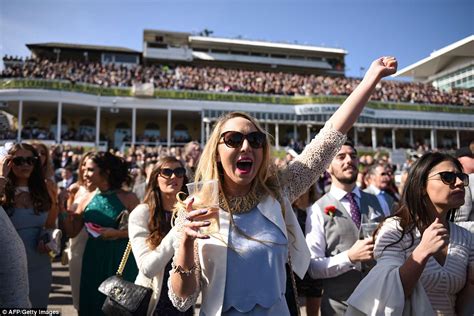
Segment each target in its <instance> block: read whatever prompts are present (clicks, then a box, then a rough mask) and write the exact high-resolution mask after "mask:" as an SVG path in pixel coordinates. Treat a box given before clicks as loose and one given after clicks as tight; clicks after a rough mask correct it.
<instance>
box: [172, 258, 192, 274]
mask: <svg viewBox="0 0 474 316" xmlns="http://www.w3.org/2000/svg"><path fill="white" fill-rule="evenodd" d="M171 269H172V270H173V272H174V273H178V274H184V275H185V276H190V275H191V274H193V273H194V271H196V265H195V264H193V266H192V267H191V268H189V270H186V269H185V268H183V267H182V266H180V265H179V264H178V265H176V264H175V263H174V261H171Z"/></svg>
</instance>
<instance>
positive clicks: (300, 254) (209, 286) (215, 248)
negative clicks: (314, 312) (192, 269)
mask: <svg viewBox="0 0 474 316" xmlns="http://www.w3.org/2000/svg"><path fill="white" fill-rule="evenodd" d="M284 202H285V209H286V212H285V218H283V215H282V212H281V206H280V204H279V203H278V201H277V200H275V199H274V198H272V197H270V196H267V197H266V198H265V199H263V200H262V201H261V202H260V203H259V204H258V205H257V208H258V210H259V211H260V212H261V213H262V214H263V215H264V216H265V217H266V218H267V219H268V220H270V221H271V222H272V223H273V224H275V225H276V226H277V227H278V228H279V229H280V230H281V231H282V232H283V234H284V235H285V237H286V238H287V240H288V247H289V251H290V255H291V262H292V265H293V271H294V272H295V273H296V274H297V275H298V276H299V277H300V278H301V279H302V278H303V277H304V275H305V273H306V271H307V270H308V266H309V261H310V253H309V250H308V247H307V245H306V242H305V238H304V235H303V232H302V231H301V228H300V226H299V224H298V220H297V219H296V216H295V213H294V212H293V209H292V207H291V203H290V201H289V200H288V199H286V198H285V199H284ZM219 220H220V231H219V233H220V236H219V239H221V240H219V239H218V238H209V239H199V240H198V253H199V264H200V265H201V269H202V272H201V291H202V305H201V312H200V315H220V314H222V304H223V302H224V291H225V284H226V271H227V250H228V249H227V242H228V236H229V213H227V212H224V211H222V210H221V211H220V212H219ZM287 229H288V230H287Z"/></svg>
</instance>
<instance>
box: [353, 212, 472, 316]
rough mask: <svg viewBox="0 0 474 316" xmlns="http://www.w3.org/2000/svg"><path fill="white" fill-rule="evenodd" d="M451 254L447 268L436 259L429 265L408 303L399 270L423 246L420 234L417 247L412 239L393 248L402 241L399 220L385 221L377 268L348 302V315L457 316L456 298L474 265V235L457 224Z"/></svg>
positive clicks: (377, 248) (451, 237)
mask: <svg viewBox="0 0 474 316" xmlns="http://www.w3.org/2000/svg"><path fill="white" fill-rule="evenodd" d="M449 228H450V233H449V246H448V254H447V256H446V260H445V262H444V264H443V265H440V264H439V263H438V262H437V261H436V259H435V258H434V257H430V258H429V259H428V262H427V263H426V266H425V269H424V270H423V272H422V274H421V276H420V279H419V281H418V282H417V284H416V286H415V289H414V290H413V293H412V295H411V297H410V299H409V300H407V301H405V297H404V292H403V285H402V283H401V279H400V274H399V267H400V266H401V265H403V264H404V263H405V261H406V259H407V258H408V257H409V256H410V255H411V253H412V252H413V250H414V249H415V247H416V246H417V245H418V244H419V243H420V240H421V238H420V233H419V232H418V231H415V238H414V243H413V245H411V237H410V236H409V235H405V236H404V237H403V239H402V240H401V241H400V242H398V243H396V244H394V245H392V246H389V247H386V246H387V245H389V244H391V243H393V242H395V241H397V240H399V239H400V236H401V233H400V231H399V229H400V226H399V223H398V219H397V218H390V219H388V220H386V221H385V223H384V225H383V226H382V228H381V229H380V232H379V234H378V236H377V239H376V241H375V248H374V256H375V258H376V260H377V264H376V265H375V267H374V268H373V269H372V270H371V271H370V272H369V274H368V275H367V276H366V277H365V278H364V279H363V280H362V281H361V283H359V286H358V287H357V288H356V289H355V291H354V293H353V294H352V295H351V297H350V298H349V300H348V303H349V309H348V313H346V315H359V314H360V312H362V313H364V314H367V315H401V314H402V313H403V314H404V315H406V314H407V309H410V315H416V316H418V315H420V316H421V315H423V316H425V315H434V313H435V312H440V313H441V314H443V315H455V313H454V304H455V301H456V294H457V293H458V292H459V291H460V290H461V289H462V288H463V287H464V284H465V282H466V273H467V265H468V263H472V262H474V238H473V234H472V233H470V232H468V231H467V230H466V229H464V228H461V227H459V226H458V225H456V224H454V223H449Z"/></svg>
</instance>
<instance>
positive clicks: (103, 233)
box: [99, 227, 123, 240]
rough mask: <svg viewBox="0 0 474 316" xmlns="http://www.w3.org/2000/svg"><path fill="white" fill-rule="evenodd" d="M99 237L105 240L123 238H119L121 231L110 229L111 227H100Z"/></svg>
mask: <svg viewBox="0 0 474 316" xmlns="http://www.w3.org/2000/svg"><path fill="white" fill-rule="evenodd" d="M99 231H100V237H101V238H102V239H105V240H116V239H119V238H123V237H122V236H121V232H122V231H121V230H119V229H115V228H111V227H102V228H101V229H100V230H99Z"/></svg>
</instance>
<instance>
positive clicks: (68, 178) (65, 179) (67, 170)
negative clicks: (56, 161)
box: [58, 166, 76, 189]
mask: <svg viewBox="0 0 474 316" xmlns="http://www.w3.org/2000/svg"><path fill="white" fill-rule="evenodd" d="M74 182H76V179H75V177H74V172H73V170H72V168H71V167H70V166H66V167H64V168H62V169H61V181H59V182H58V186H59V187H60V188H64V189H67V188H69V187H70V186H71V184H73V183H74Z"/></svg>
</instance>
